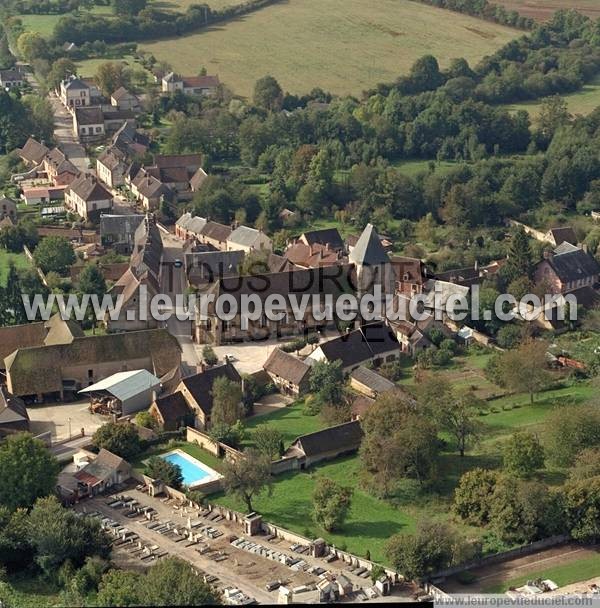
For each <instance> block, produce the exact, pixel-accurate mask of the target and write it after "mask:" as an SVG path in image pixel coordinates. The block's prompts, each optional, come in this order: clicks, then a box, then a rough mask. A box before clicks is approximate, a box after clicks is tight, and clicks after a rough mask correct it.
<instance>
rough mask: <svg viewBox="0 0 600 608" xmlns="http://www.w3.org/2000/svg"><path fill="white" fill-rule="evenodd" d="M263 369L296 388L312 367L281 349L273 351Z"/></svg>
mask: <svg viewBox="0 0 600 608" xmlns="http://www.w3.org/2000/svg"><path fill="white" fill-rule="evenodd" d="M263 368H264V369H265V370H266V371H267V372H271V373H272V374H275V375H276V376H279V377H280V378H283V379H284V380H287V381H288V382H291V383H292V384H295V385H296V386H299V385H300V383H301V382H302V381H303V380H304V378H305V377H306V375H307V374H308V373H310V369H311V368H310V365H308V364H307V363H304V361H302V360H301V359H298V357H295V356H294V355H292V354H291V353H286V352H284V351H282V350H281V349H280V348H275V349H274V350H273V352H272V353H271V354H270V355H269V358H268V359H267V360H266V361H265V363H264V365H263Z"/></svg>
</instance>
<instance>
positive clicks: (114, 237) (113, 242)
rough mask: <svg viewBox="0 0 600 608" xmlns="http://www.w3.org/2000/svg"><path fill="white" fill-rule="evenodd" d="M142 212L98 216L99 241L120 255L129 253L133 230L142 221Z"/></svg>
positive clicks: (131, 250) (133, 238) (133, 240)
mask: <svg viewBox="0 0 600 608" xmlns="http://www.w3.org/2000/svg"><path fill="white" fill-rule="evenodd" d="M144 218H145V216H144V215H142V214H133V215H112V214H108V213H103V214H102V215H101V216H100V243H101V244H102V246H103V247H107V248H108V247H110V248H112V249H114V250H115V251H116V252H117V253H120V254H122V255H131V254H132V252H133V245H134V242H135V232H136V230H137V229H138V227H139V225H140V224H141V223H142V222H143V221H144Z"/></svg>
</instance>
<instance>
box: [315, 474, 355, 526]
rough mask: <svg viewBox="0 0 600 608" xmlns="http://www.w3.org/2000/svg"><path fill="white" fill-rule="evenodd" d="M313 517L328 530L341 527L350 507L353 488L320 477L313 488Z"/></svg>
mask: <svg viewBox="0 0 600 608" xmlns="http://www.w3.org/2000/svg"><path fill="white" fill-rule="evenodd" d="M312 498H313V518H314V520H315V522H316V523H317V524H319V525H320V526H322V527H323V528H324V529H325V530H327V531H328V532H332V531H333V530H336V529H339V528H340V527H341V526H342V524H343V523H344V520H345V519H346V516H347V515H348V510H349V509H350V503H351V501H352V488H348V487H345V486H342V485H340V484H339V483H337V482H335V481H333V479H328V478H327V477H319V478H318V479H317V483H316V484H315V489H314V490H313V496H312Z"/></svg>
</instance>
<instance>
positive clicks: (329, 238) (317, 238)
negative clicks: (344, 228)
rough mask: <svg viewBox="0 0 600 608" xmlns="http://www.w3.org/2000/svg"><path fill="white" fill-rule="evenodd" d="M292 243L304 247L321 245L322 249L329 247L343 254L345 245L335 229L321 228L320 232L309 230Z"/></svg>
mask: <svg viewBox="0 0 600 608" xmlns="http://www.w3.org/2000/svg"><path fill="white" fill-rule="evenodd" d="M294 242H300V243H304V244H305V245H321V246H323V247H325V246H327V245H329V249H331V250H333V251H338V252H339V251H341V252H345V249H346V245H345V244H344V240H343V239H342V237H341V236H340V233H339V232H338V229H337V228H323V229H321V230H310V231H308V232H303V233H302V234H301V235H300V236H299V237H298V238H296V239H294V240H293V243H294Z"/></svg>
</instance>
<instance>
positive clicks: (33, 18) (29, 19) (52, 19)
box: [18, 15, 63, 38]
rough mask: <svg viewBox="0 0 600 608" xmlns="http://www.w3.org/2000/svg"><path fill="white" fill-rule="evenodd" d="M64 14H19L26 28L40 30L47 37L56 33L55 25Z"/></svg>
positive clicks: (31, 30) (34, 30)
mask: <svg viewBox="0 0 600 608" xmlns="http://www.w3.org/2000/svg"><path fill="white" fill-rule="evenodd" d="M62 16H63V15H18V17H19V19H21V21H22V22H23V26H24V27H25V30H27V31H30V32H38V33H39V34H41V35H42V36H44V37H46V38H50V37H51V36H52V35H53V34H54V26H55V25H56V24H57V23H58V21H59V19H60V18H61V17H62Z"/></svg>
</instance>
